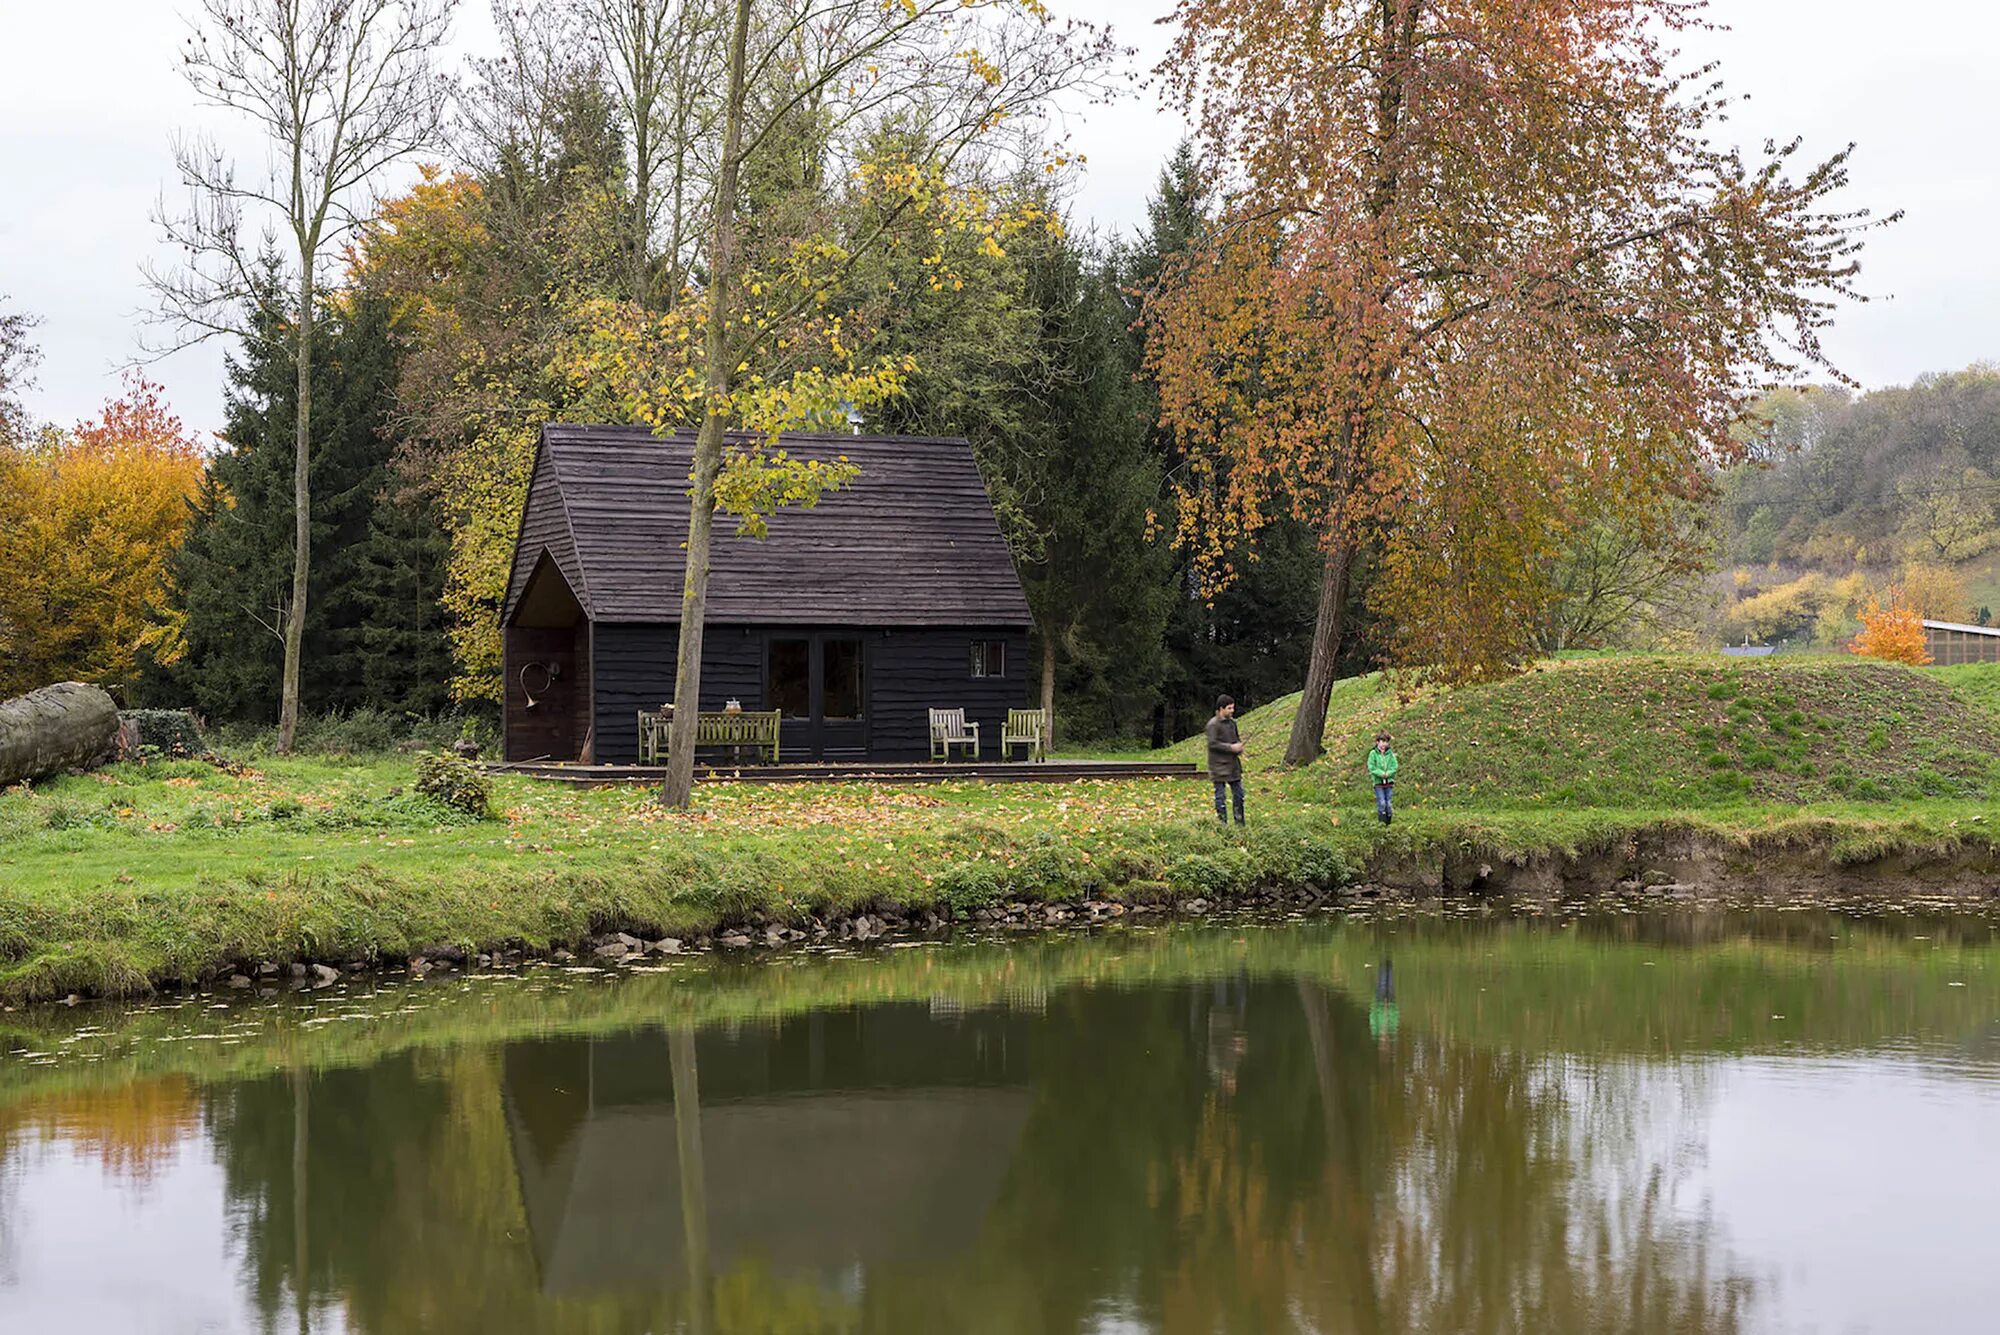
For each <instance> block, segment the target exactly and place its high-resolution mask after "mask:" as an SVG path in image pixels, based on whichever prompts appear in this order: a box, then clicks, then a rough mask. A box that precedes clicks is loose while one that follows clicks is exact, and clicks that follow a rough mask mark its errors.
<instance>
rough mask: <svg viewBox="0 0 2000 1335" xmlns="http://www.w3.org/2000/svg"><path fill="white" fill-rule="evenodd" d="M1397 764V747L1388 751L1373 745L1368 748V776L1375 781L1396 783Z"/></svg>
mask: <svg viewBox="0 0 2000 1335" xmlns="http://www.w3.org/2000/svg"><path fill="white" fill-rule="evenodd" d="M1397 765H1398V762H1397V760H1396V748H1395V747H1393V746H1392V747H1390V748H1389V749H1388V750H1387V751H1377V750H1376V749H1375V748H1374V747H1372V746H1371V747H1369V748H1368V777H1369V778H1371V779H1373V780H1375V782H1377V783H1394V782H1395V781H1396V769H1397Z"/></svg>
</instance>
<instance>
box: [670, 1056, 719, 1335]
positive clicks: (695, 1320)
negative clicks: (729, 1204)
mask: <svg viewBox="0 0 2000 1335" xmlns="http://www.w3.org/2000/svg"><path fill="white" fill-rule="evenodd" d="M667 1061H668V1064H669V1065H670V1066H671V1067H672V1069H673V1082H674V1154H675V1159H676V1161H677V1162H678V1163H679V1165H680V1170H681V1171H680V1179H681V1239H682V1242H683V1244H684V1245H685V1247H686V1248H687V1253H686V1256H685V1258H684V1259H685V1260H686V1262H687V1274H688V1296H689V1312H688V1330H689V1331H690V1332H691V1335H708V1332H709V1331H710V1330H712V1329H713V1328H714V1325H715V1314H714V1312H713V1311H712V1310H711V1309H712V1308H713V1306H714V1295H713V1292H712V1290H711V1289H710V1287H709V1280H708V1268H709V1262H708V1165H707V1161H706V1159H705V1158H704V1157H703V1152H702V1147H701V1083H700V1082H701V1072H700V1068H699V1067H698V1066H697V1065H696V1062H695V1050H694V1031H693V1030H692V1029H674V1030H670V1031H669V1032H668V1034H667Z"/></svg>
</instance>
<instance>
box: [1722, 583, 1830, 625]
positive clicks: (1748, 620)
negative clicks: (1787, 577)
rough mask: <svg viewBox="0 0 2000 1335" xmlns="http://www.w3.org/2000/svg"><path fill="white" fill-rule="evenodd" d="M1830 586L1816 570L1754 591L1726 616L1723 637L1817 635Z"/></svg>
mask: <svg viewBox="0 0 2000 1335" xmlns="http://www.w3.org/2000/svg"><path fill="white" fill-rule="evenodd" d="M1827 585H1828V581H1827V578H1826V576H1824V575H1821V574H1819V573H1818V572H1813V573H1809V574H1806V575H1802V576H1800V577H1799V578H1798V579H1795V580H1793V581H1791V582H1790V583H1789V584H1778V585H1774V586H1773V587H1771V588H1768V589H1765V590H1764V591H1763V592H1761V593H1754V594H1751V595H1750V596H1749V597H1748V598H1745V599H1743V600H1741V601H1740V602H1738V603H1737V604H1736V605H1735V606H1733V607H1731V608H1730V609H1729V611H1728V613H1727V614H1726V615H1725V617H1724V619H1723V635H1724V638H1726V639H1728V640H1731V641H1736V640H1745V639H1747V640H1757V641H1763V640H1773V639H1783V638H1786V637H1788V636H1792V635H1798V634H1801V633H1803V634H1808V635H1812V634H1815V633H1816V632H1817V628H1818V623H1819V618H1820V613H1821V611H1822V610H1823V609H1824V608H1825V607H1826V604H1827V601H1828V596H1829V589H1828V587H1827Z"/></svg>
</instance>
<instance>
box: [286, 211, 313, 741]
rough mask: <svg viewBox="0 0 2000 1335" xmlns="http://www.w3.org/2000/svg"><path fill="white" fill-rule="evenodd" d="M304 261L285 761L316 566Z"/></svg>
mask: <svg viewBox="0 0 2000 1335" xmlns="http://www.w3.org/2000/svg"><path fill="white" fill-rule="evenodd" d="M302 249H304V248H302ZM314 249H316V247H315V248H314ZM301 258H302V261H303V263H302V265H301V274H300V278H299V349H298V374H299V406H298V413H297V421H296V423H295V424H294V431H293V457H292V512H293V515H292V520H293V522H292V605H291V610H290V612H289V613H288V614H287V615H286V617H285V675H284V684H283V687H282V689H281V695H280V703H279V705H278V753H279V754H280V755H284V754H287V753H289V752H290V751H291V749H292V743H293V742H294V741H295V740H297V738H298V732H299V675H300V666H301V665H300V659H301V657H302V656H303V655H302V650H303V648H304V644H305V628H306V579H307V576H308V575H309V573H310V571H311V566H312V351H313V346H312V340H313V269H312V266H313V252H312V251H311V250H306V251H305V253H304V254H303V255H302V257H301Z"/></svg>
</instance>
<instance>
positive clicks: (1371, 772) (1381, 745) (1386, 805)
mask: <svg viewBox="0 0 2000 1335" xmlns="http://www.w3.org/2000/svg"><path fill="white" fill-rule="evenodd" d="M1397 765H1398V762H1397V760H1396V753H1395V752H1394V751H1392V750H1391V749H1390V748H1389V734H1388V733H1386V732H1378V733H1376V734H1375V749H1374V750H1372V751H1370V752H1369V753H1368V777H1369V778H1371V779H1373V780H1375V819H1376V820H1379V821H1381V822H1382V823H1383V824H1384V825H1387V824H1388V823H1389V820H1390V817H1391V816H1392V815H1393V814H1394V813H1393V812H1392V811H1391V810H1390V803H1391V802H1392V801H1393V800H1394V799H1395V796H1396V769H1397Z"/></svg>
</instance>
